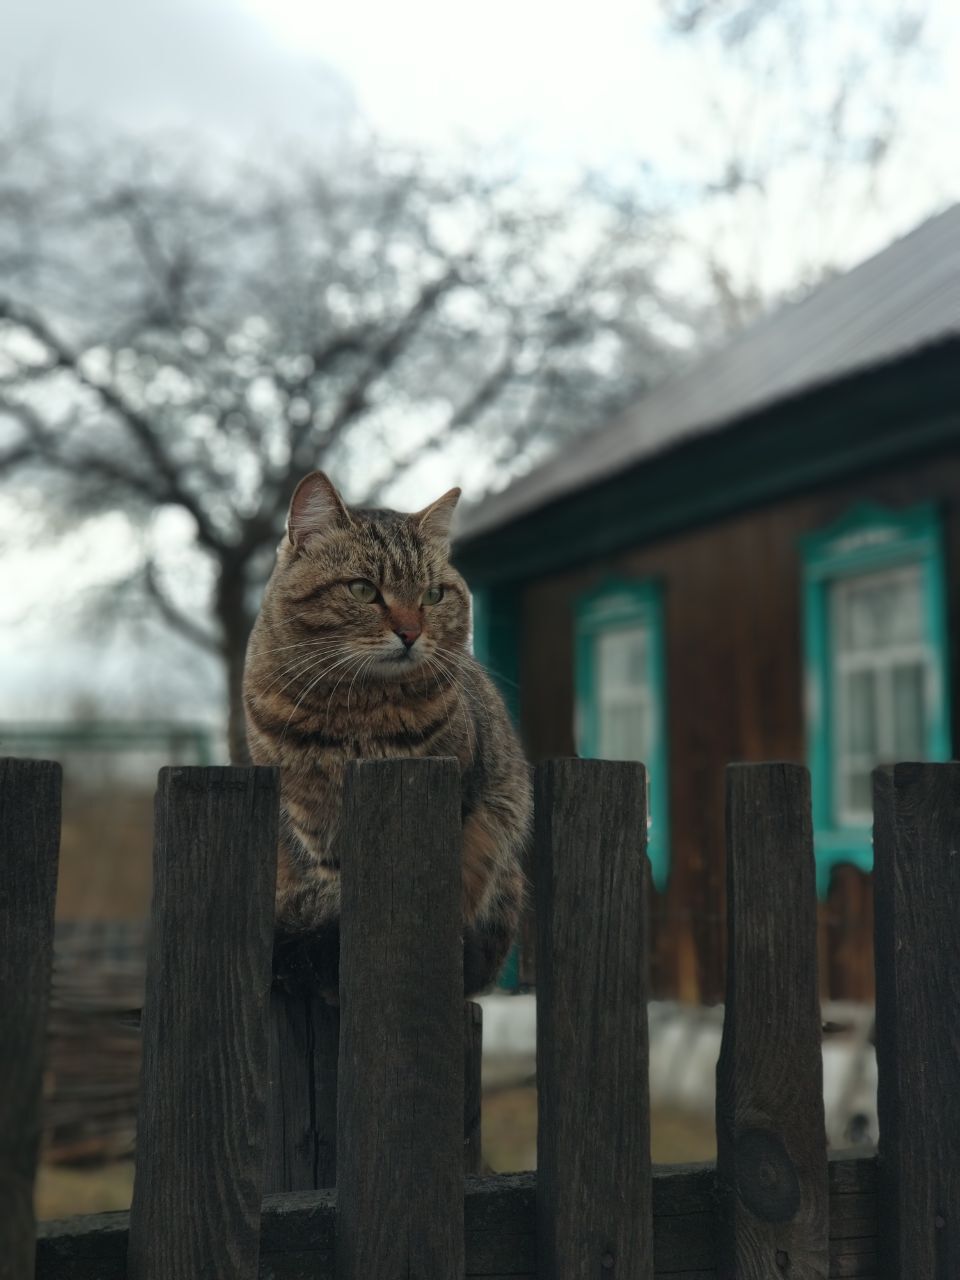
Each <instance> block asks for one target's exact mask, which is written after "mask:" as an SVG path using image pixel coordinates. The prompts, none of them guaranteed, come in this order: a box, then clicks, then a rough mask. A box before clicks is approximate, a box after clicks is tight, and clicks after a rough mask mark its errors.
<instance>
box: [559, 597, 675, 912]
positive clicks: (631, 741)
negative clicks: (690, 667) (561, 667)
mask: <svg viewBox="0 0 960 1280" xmlns="http://www.w3.org/2000/svg"><path fill="white" fill-rule="evenodd" d="M576 686H577V688H576V693H577V723H576V740H577V750H578V752H579V753H580V755H581V756H594V757H598V758H600V759H605V760H640V761H642V762H643V763H644V764H645V765H646V766H647V805H648V809H649V815H648V818H647V851H648V854H649V856H650V863H651V866H652V868H653V878H654V882H655V883H656V885H657V888H658V889H663V888H664V887H665V885H666V880H667V873H668V870H669V865H670V855H669V844H668V815H667V754H666V721H665V698H664V661H663V616H662V607H661V599H660V592H659V590H658V588H657V587H656V586H655V585H654V584H652V583H637V582H622V581H618V582H614V583H608V584H606V585H604V586H602V587H600V588H599V589H598V590H596V591H593V592H591V593H590V594H589V595H588V596H585V597H583V598H582V599H581V600H580V601H579V603H578V606H577V612H576Z"/></svg>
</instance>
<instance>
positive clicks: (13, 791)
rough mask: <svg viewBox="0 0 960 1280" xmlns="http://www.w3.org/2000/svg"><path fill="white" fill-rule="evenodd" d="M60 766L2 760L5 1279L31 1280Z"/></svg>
mask: <svg viewBox="0 0 960 1280" xmlns="http://www.w3.org/2000/svg"><path fill="white" fill-rule="evenodd" d="M61 782H62V774H61V770H60V766H59V765H58V764H53V763H51V762H50V761H47V760H13V759H0V1276H9V1277H11V1280H14V1277H15V1278H16V1280H21V1277H29V1276H32V1275H33V1268H34V1250H35V1238H36V1223H35V1221H34V1214H33V1187H34V1180H35V1177H36V1167H37V1155H38V1151H39V1145H40V1127H41V1126H40V1094H41V1084H42V1077H43V1064H44V1060H45V1057H46V1031H47V1004H48V1001H49V995H50V972H51V963H52V956H53V913H54V904H55V899H56V892H57V859H58V856H59V851H60V791H61Z"/></svg>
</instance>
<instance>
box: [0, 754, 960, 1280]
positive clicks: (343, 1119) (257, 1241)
mask: <svg viewBox="0 0 960 1280" xmlns="http://www.w3.org/2000/svg"><path fill="white" fill-rule="evenodd" d="M58 787H59V780H58V770H57V766H55V765H50V764H44V763H38V762H26V761H5V762H3V763H2V764H0V840H2V844H0V988H2V993H3V1000H2V1005H0V1045H2V1057H0V1275H4V1276H11V1277H17V1278H18V1280H19V1278H20V1277H23V1276H28V1275H30V1274H31V1268H32V1267H33V1265H34V1260H35V1261H36V1269H37V1274H38V1275H39V1276H41V1277H45V1278H46V1277H49V1278H50V1280H87V1278H89V1280H93V1278H94V1277H97V1278H98V1280H112V1278H114V1277H118V1278H119V1277H124V1276H129V1277H131V1278H134V1280H140V1278H146V1277H150V1278H151V1280H152V1278H156V1280H160V1278H161V1277H162V1278H164V1280H166V1278H169V1280H173V1277H177V1278H178V1280H180V1278H182V1277H185V1276H191V1277H192V1276H198V1277H199V1276H231V1277H238V1278H243V1277H253V1276H256V1275H261V1276H270V1277H276V1278H277V1280H280V1278H281V1277H287V1278H292V1277H307V1276H311V1277H329V1278H331V1280H332V1278H333V1277H336V1280H360V1278H361V1277H363V1280H396V1277H397V1276H401V1275H402V1276H410V1277H414V1276H415V1277H421V1278H422V1280H445V1278H446V1277H450V1278H451V1280H455V1278H456V1277H458V1276H462V1275H464V1274H466V1275H468V1276H477V1277H480V1276H482V1277H487V1280H505V1278H506V1277H507V1276H510V1277H514V1278H516V1277H529V1278H530V1280H532V1278H533V1277H539V1280H583V1278H584V1277H588V1278H590V1280H593V1278H596V1280H606V1277H608V1276H610V1277H614V1278H615V1277H617V1276H619V1277H621V1278H622V1280H626V1278H628V1277H629V1280H649V1278H651V1277H653V1276H668V1275H669V1276H672V1277H674V1278H675V1280H707V1277H713V1276H718V1277H734V1276H736V1277H737V1280H753V1278H754V1277H756V1278H759V1277H777V1276H781V1275H787V1276H792V1277H815V1276H827V1275H831V1276H861V1277H867V1276H876V1277H886V1278H887V1280H894V1278H895V1277H896V1278H897V1280H906V1277H918V1278H920V1280H926V1278H928V1277H929V1278H930V1280H947V1277H950V1278H951V1280H953V1278H954V1277H956V1276H957V1275H960V1221H958V1213H960V1209H958V1206H960V1091H958V1090H957V1088H956V1082H957V1080H958V1079H960V1031H958V1028H960V931H958V929H957V927H956V917H957V907H958V905H960V766H958V765H898V766H896V767H895V768H893V769H891V770H887V771H882V772H880V773H879V774H878V775H877V778H876V783H875V809H876V834H875V844H876V861H877V868H876V880H877V884H876V893H877V930H876V953H877V993H878V1059H879V1062H878V1065H879V1071H880V1095H879V1106H880V1126H881V1146H880V1156H879V1157H867V1158H860V1159H843V1158H840V1159H833V1160H828V1156H827V1151H826V1142H825V1139H824V1127H823V1102H822V1093H821V1056H820V1034H821V1028H820V1020H819V1007H818V1002H817V986H816V922H815V902H814V885H813V853H812V842H811V830H810V816H809V815H810V807H809V783H808V778H807V775H806V772H805V770H803V769H801V768H799V767H798V766H793V765H782V764H777V765H745V766H733V767H731V769H730V770H729V774H728V788H727V839H728V927H729V964H728V974H727V998H726V1015H725V1024H724V1035H723V1045H722V1050H721V1055H720V1062H719V1064H718V1093H717V1136H718V1160H717V1165H716V1168H715V1169H714V1168H713V1167H712V1166H710V1167H707V1166H704V1167H698V1168H673V1167H668V1168H660V1169H656V1170H655V1169H653V1168H652V1167H651V1164H650V1155H649V1141H648V1130H649V1119H648V1117H649V1108H648V1097H647V1094H648V1090H647V1035H646V1003H647V992H646V969H647V965H646V951H647V936H646V909H647V903H646V895H647V875H646V869H645V865H644V859H643V857H642V853H643V841H644V832H645V809H646V805H645V797H644V783H643V771H642V768H641V767H640V766H637V765H633V764H613V763H603V762H596V761H572V760H571V761H558V762H553V763H550V764H547V765H545V766H542V767H541V768H540V769H538V771H537V778H536V833H535V850H534V857H535V867H536V882H537V933H538V946H537V958H538V997H537V998H538V1064H537V1075H538V1086H539V1094H538V1097H539V1140H538V1141H539V1149H538V1170H537V1173H536V1175H532V1174H529V1175H514V1176H502V1177H496V1176H494V1177H486V1178H484V1177H476V1178H474V1177H469V1178H467V1179H466V1181H464V1176H463V1168H464V1159H465V1157H464V1139H465V1128H466V1129H467V1130H469V1129H470V1120H471V1116H472V1115H473V1114H474V1111H475V1108H474V1105H473V1103H472V1102H471V1090H472V1088H473V1086H472V1085H471V1084H470V1083H469V1076H470V1063H471V1061H472V1060H473V1057H472V1055H475V1050H476V1024H475V1021H474V1017H473V1015H472V1013H469V1012H468V1014H467V1018H466V1025H467V1027H468V1030H469V1031H470V1036H469V1037H467V1038H466V1040H465V1036H464V1025H465V1015H464V1010H463V1001H462V994H461V992H462V988H461V965H462V957H461V948H460V930H459V923H458V902H459V866H458V858H457V847H458V839H459V835H458V832H459V804H460V801H459V778H458V773H457V768H456V765H455V764H454V762H452V761H448V760H424V761H394V762H365V763H361V764H358V765H356V766H353V767H351V769H350V771H349V777H348V783H347V797H346V816H345V821H346V829H347V830H348V831H349V832H350V833H351V848H352V849H353V850H354V851H355V853H354V856H353V857H351V858H348V859H345V860H344V865H343V896H344V907H343V930H342V944H341V950H342V955H341V970H342V971H341V1010H340V1014H339V1016H334V1015H333V1014H330V1015H329V1016H328V1015H322V1016H323V1017H325V1018H326V1022H325V1023H323V1022H318V1021H317V1018H318V1017H321V1015H319V1014H315V1002H307V1003H306V1004H305V1005H303V1006H302V1007H301V1008H299V1009H298V1008H297V1007H296V1005H291V1004H290V1003H289V1002H285V1001H284V1000H283V999H282V998H280V997H279V996H278V995H276V994H275V995H274V997H273V1000H272V1002H271V995H270V985H271V984H270V958H271V932H272V910H273V889H274V886H273V877H274V866H275V859H274V850H275V847H276V824H277V801H278V792H277V779H276V776H275V774H274V773H273V772H272V771H269V770H243V769H199V768H182V769H171V770H165V771H164V773H163V774H162V775H161V782H160V788H159V792H158V797H157V836H156V857H155V886H154V904H153V917H152V930H151V943H150V951H149V960H148V983H147V998H146V1004H145V1008H144V1014H143V1026H142V1033H143V1074H142V1084H141V1094H140V1116H139V1141H138V1149H137V1173H136V1186H135V1193H134V1200H133V1204H132V1207H131V1209H130V1212H129V1214H127V1213H120V1214H109V1215H100V1216H97V1217H91V1218H88V1219H73V1220H68V1221H65V1222H63V1223H52V1224H42V1226H41V1228H40V1231H39V1239H38V1240H35V1227H34V1222H33V1215H32V1208H31V1193H32V1184H33V1172H34V1163H35V1159H36V1152H37V1142H38V1133H39V1099H40V1078H41V1065H42V1053H43V1033H44V1025H45V1019H46V1002H47V992H48V988H49V973H50V951H51V942H52V929H53V924H52V922H53V897H54V887H55V878H56V856H57V834H58V824H59V814H58V804H59V799H58ZM271 1007H272V1011H271ZM318 1027H319V1029H320V1035H321V1038H322V1037H323V1036H326V1037H327V1039H326V1041H324V1043H326V1044H327V1045H329V1043H330V1039H331V1037H333V1036H337V1037H338V1041H339V1043H338V1048H337V1058H338V1066H339V1070H338V1072H336V1073H333V1072H332V1071H331V1068H330V1060H329V1055H328V1054H326V1052H325V1051H319V1052H318V1044H319V1043H320V1042H319V1041H318V1040H317V1028H318ZM324 1027H325V1028H326V1030H324ZM298 1036H299V1037H300V1040H299V1041H298V1039H297V1037H298ZM470 1037H472V1045H473V1047H472V1048H471V1047H470V1045H471V1038H470ZM465 1045H466V1048H465ZM324 1063H326V1067H325V1068H324V1070H321V1069H320V1068H321V1067H322V1066H323V1064H324ZM333 1076H335V1077H336V1078H335V1079H334V1078H332V1077H333ZM333 1117H335V1134H334V1136H331V1134H332V1133H333V1124H334V1121H333ZM465 1121H466V1122H467V1123H466V1126H465ZM468 1137H469V1138H470V1141H472V1142H474V1143H475V1141H476V1133H475V1130H474V1131H473V1132H471V1133H469V1134H468ZM284 1151H286V1153H287V1154H286V1155H284V1154H283V1152H284ZM321 1156H322V1157H323V1158H322V1159H321ZM468 1159H469V1157H468ZM268 1171H269V1172H268ZM333 1176H335V1178H336V1184H337V1187H336V1192H334V1191H333V1190H332V1189H325V1190H324V1189H314V1190H310V1189H307V1190H301V1191H290V1190H288V1189H281V1190H280V1191H279V1192H278V1193H276V1194H268V1195H266V1197H264V1195H263V1191H264V1185H265V1180H266V1179H267V1178H268V1177H269V1179H270V1182H271V1184H272V1185H275V1186H276V1185H279V1186H280V1187H281V1188H283V1187H284V1184H285V1183H286V1184H287V1186H289V1185H290V1183H291V1182H293V1181H296V1182H298V1183H299V1185H301V1186H303V1185H309V1183H310V1182H311V1181H312V1182H313V1183H314V1184H316V1183H317V1182H319V1181H327V1180H330V1179H331V1178H332V1177H333Z"/></svg>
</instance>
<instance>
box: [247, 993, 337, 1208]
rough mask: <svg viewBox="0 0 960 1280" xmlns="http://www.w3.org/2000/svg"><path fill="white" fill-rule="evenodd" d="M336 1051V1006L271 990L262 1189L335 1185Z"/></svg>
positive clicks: (293, 1188) (289, 1189)
mask: <svg viewBox="0 0 960 1280" xmlns="http://www.w3.org/2000/svg"><path fill="white" fill-rule="evenodd" d="M339 1052H340V1010H339V1009H337V1008H334V1007H333V1006H331V1005H329V1004H327V1002H326V1001H325V1000H323V999H322V998H321V997H320V996H317V995H310V994H308V993H306V992H302V991H296V992H288V991H283V990H278V989H276V988H275V989H274V990H273V991H272V992H271V996H270V1071H269V1087H268V1092H267V1161H266V1173H265V1177H264V1191H265V1192H270V1191H314V1190H318V1189H319V1188H321V1187H333V1186H336V1182H337V1058H338V1055H339Z"/></svg>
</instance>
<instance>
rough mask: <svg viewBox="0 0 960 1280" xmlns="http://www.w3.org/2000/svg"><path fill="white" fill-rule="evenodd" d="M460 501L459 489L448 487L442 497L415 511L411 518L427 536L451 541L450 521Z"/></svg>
mask: <svg viewBox="0 0 960 1280" xmlns="http://www.w3.org/2000/svg"><path fill="white" fill-rule="evenodd" d="M459 501H460V490H459V489H448V490H447V492H446V493H445V494H444V495H443V497H442V498H438V499H437V500H436V502H431V503H430V505H429V507H424V508H423V510H422V511H415V512H414V513H413V515H412V516H411V517H410V519H411V520H412V521H413V523H414V524H415V525H416V527H417V529H418V531H419V532H420V533H421V534H422V535H423V536H424V537H425V538H438V539H440V540H442V541H443V542H449V541H450V523H451V521H452V520H453V509H454V507H455V506H456V505H457V503H458V502H459Z"/></svg>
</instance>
